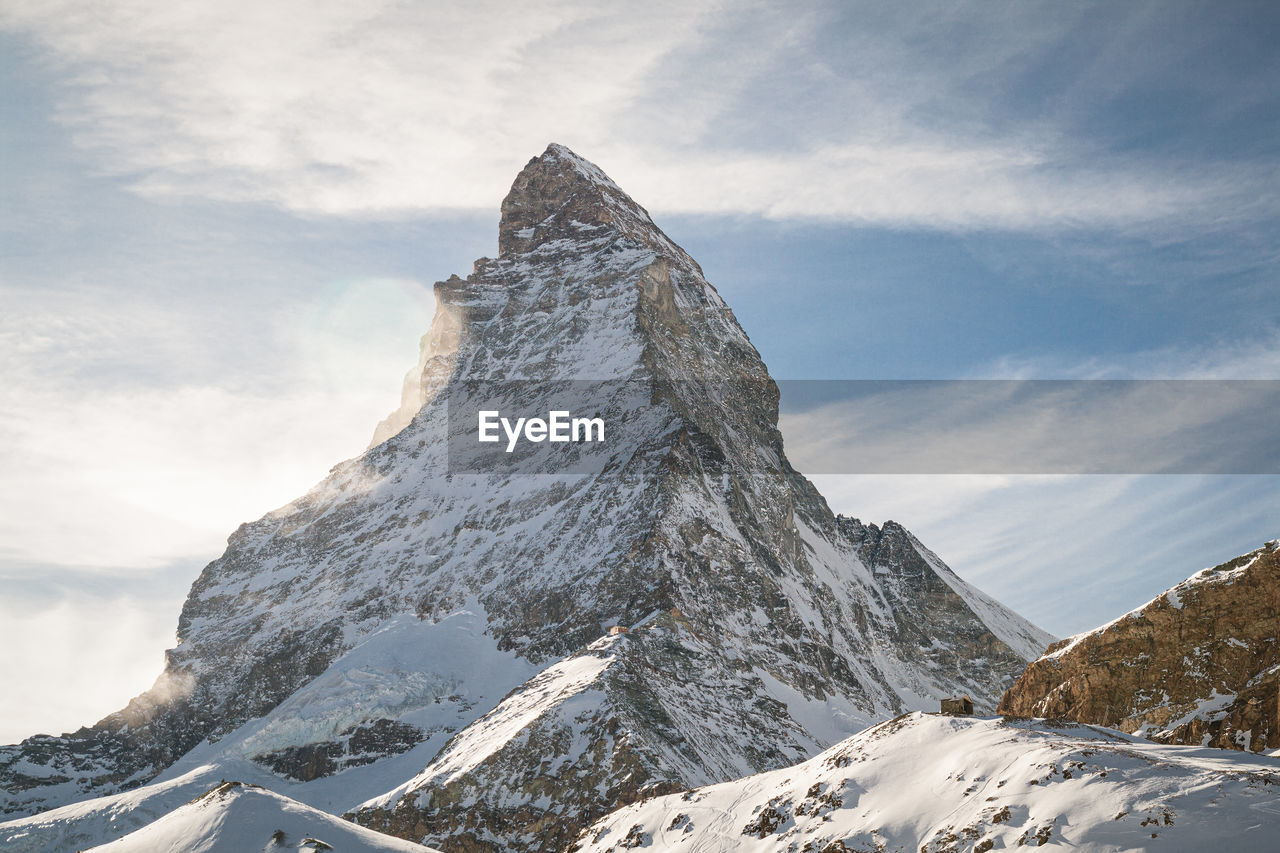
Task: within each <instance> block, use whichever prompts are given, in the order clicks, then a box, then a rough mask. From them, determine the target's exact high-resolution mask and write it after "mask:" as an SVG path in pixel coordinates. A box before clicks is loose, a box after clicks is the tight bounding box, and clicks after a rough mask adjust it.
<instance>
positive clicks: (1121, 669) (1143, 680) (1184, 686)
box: [1000, 541, 1280, 752]
mask: <svg viewBox="0 0 1280 853" xmlns="http://www.w3.org/2000/svg"><path fill="white" fill-rule="evenodd" d="M1278 695H1280V541H1273V542H1268V543H1267V544H1266V545H1264V546H1263V547H1261V548H1259V549H1258V550H1257V551H1253V552H1252V553H1249V554H1245V555H1243V556H1241V557H1237V558H1235V559H1234V560H1230V561H1228V562H1226V563H1223V564H1222V565H1220V566H1216V567H1214V568H1211V569H1205V570H1204V571H1202V572H1200V573H1198V574H1196V575H1194V576H1192V577H1191V578H1189V579H1187V580H1186V581H1184V582H1182V583H1180V584H1178V585H1177V586H1175V587H1174V588H1172V589H1170V590H1169V591H1168V592H1166V593H1164V594H1163V595H1160V596H1157V597H1156V598H1155V599H1154V600H1152V601H1151V602H1149V603H1147V604H1146V605H1144V606H1143V607H1141V608H1139V609H1137V610H1134V611H1132V612H1131V613H1127V614H1125V615H1124V616H1122V617H1120V618H1119V619H1117V620H1115V621H1114V622H1112V623H1110V624H1108V625H1104V626H1102V627H1101V628H1098V629H1096V630H1094V631H1090V632H1088V633H1086V634H1081V635H1079V636H1076V637H1071V638H1069V639H1066V640H1063V641H1061V642H1059V643H1056V644H1054V645H1053V646H1050V647H1049V650H1048V652H1046V653H1045V655H1044V656H1043V657H1041V658H1039V659H1038V660H1036V661H1034V662H1033V663H1032V664H1031V665H1030V666H1028V667H1027V671H1026V672H1025V673H1024V674H1023V675H1022V677H1021V678H1019V679H1018V681H1017V683H1015V684H1014V685H1013V686H1012V687H1011V688H1009V691H1008V692H1007V693H1005V695H1004V698H1003V699H1002V700H1001V702H1000V711H1001V713H1005V714H1016V715H1023V716H1036V717H1060V718H1066V719H1071V720H1078V721H1080V722H1086V723H1095V724H1099V725H1104V726H1110V727H1113V728H1118V729H1120V730H1122V731H1126V732H1132V733H1138V734H1142V735H1145V736H1146V737H1149V738H1151V739H1152V740H1158V741H1162V742H1167V743H1185V744H1198V745H1211V746H1219V747H1224V748H1227V749H1241V750H1250V751H1253V752H1261V751H1263V750H1273V749H1277V748H1280V717H1278V716H1277V712H1278V710H1280V709H1278V708H1277V697H1278Z"/></svg>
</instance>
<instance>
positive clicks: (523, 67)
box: [2, 0, 1277, 230]
mask: <svg viewBox="0 0 1280 853" xmlns="http://www.w3.org/2000/svg"><path fill="white" fill-rule="evenodd" d="M1096 11H1097V10H1094V12H1096ZM1115 14H1116V13H1114V12H1112V13H1109V15H1110V16H1112V17H1114V15H1115ZM1090 16H1091V12H1090V10H1089V9H1086V8H1076V7H1074V6H1073V7H1063V6H1062V5H1061V4H1051V5H1049V4H1046V5H1037V6H1034V8H1025V7H1023V6H1022V5H1017V6H1008V5H1000V6H994V5H992V4H966V5H963V6H962V7H955V6H954V5H953V4H940V5H937V6H929V7H927V8H926V7H920V8H918V9H917V8H914V7H913V8H912V9H904V10H899V11H886V10H885V8H884V7H882V6H880V4H856V5H852V6H850V5H845V4H832V5H827V6H811V7H807V8H806V9H805V10H803V11H797V10H796V9H795V8H794V7H790V8H782V7H771V6H770V5H769V4H759V3H752V2H744V0H731V2H703V3H651V4H643V5H642V6H631V7H628V8H627V10H626V11H625V12H623V11H619V10H618V9H617V8H615V7H601V6H600V5H599V4H589V3H585V2H580V1H579V0H546V1H545V2H538V3H521V4H518V5H514V6H513V5H511V4H507V3H470V4H466V5H465V6H458V5H455V4H433V3H424V4H412V5H406V4H403V3H393V2H389V0H386V1H385V2H379V0H375V2H368V0H360V2H354V0H352V2H343V0H336V2H328V3H320V4H316V3H311V2H307V3H299V2H289V0H286V2H279V3H271V4H261V3H252V2H230V3H227V2H223V3H204V2H162V0H115V2H111V3H103V4H93V5H92V6H85V5H84V4H82V3H77V2H72V0H62V1H61V2H59V0H52V2H49V3H42V4H30V3H17V2H11V3H8V4H7V5H6V7H5V11H4V14H3V19H2V20H3V21H4V23H5V25H6V26H7V28H9V29H11V30H14V31H17V32H21V33H26V34H28V35H29V36H30V37H32V38H34V39H36V40H38V41H39V43H40V44H42V45H44V46H45V48H46V49H47V50H48V51H49V54H50V56H52V57H53V58H54V60H55V61H56V62H57V63H58V64H59V66H60V67H61V68H62V69H63V72H64V73H65V75H66V79H67V81H68V89H67V94H66V98H65V100H64V103H63V105H62V109H61V117H62V119H63V120H64V121H65V122H67V123H68V124H69V125H71V126H72V127H73V128H74V129H75V132H76V134H77V138H78V139H79V141H80V144H81V145H82V146H84V147H85V148H86V149H87V150H89V151H91V152H93V153H94V154H95V156H96V157H97V158H98V159H99V163H100V165H101V167H102V168H104V169H106V170H109V171H111V172H112V173H114V174H117V175H120V176H123V177H124V178H125V179H126V180H128V181H129V182H130V183H131V185H132V186H133V187H134V188H136V189H137V190H138V191H139V192H142V193H145V194H149V195H153V196H175V195H177V196H198V197H203V198H214V199H231V200H252V201H258V202H267V203H270V204H274V205H278V206H280V207H283V208H285V209H288V210H291V211H295V212H300V213H308V214H314V213H323V214H337V215H345V216H375V217H386V216H401V215H408V214H413V213H418V212H421V211H423V210H430V209H441V208H491V207H492V206H493V204H494V202H495V200H496V198H497V197H498V196H499V195H500V194H501V192H502V191H503V189H504V188H505V186H506V184H507V182H508V181H509V180H510V176H511V174H512V173H513V171H514V170H515V169H516V168H518V166H519V165H520V164H521V163H522V162H523V160H524V159H526V158H527V157H528V156H529V155H530V154H532V153H535V152H536V151H538V150H540V148H541V146H542V145H544V144H545V143H546V142H547V141H550V140H553V139H554V140H557V141H560V142H564V143H566V144H569V145H570V146H572V147H576V148H578V149H580V150H581V151H582V153H584V154H586V155H587V156H590V157H592V158H593V159H596V160H597V161H599V162H600V163H601V164H602V165H604V166H605V167H606V168H607V169H608V170H609V171H611V172H612V173H613V174H614V176H615V178H617V179H618V180H620V181H621V182H622V184H623V185H624V186H627V187H629V188H631V189H632V190H633V191H634V192H636V194H637V195H638V196H640V198H641V200H642V201H643V202H644V203H646V204H648V205H650V206H651V207H653V208H655V209H658V210H661V211H668V212H670V211H685V212H715V213H741V214H754V215H763V216H769V217H778V218H795V217H801V218H806V217H814V218H829V219H838V220H845V221H853V222H865V223H877V224H889V225H895V226H917V227H929V228H942V229H959V230H964V229H972V228H1006V229H1018V230H1024V229H1045V228H1073V227H1088V228H1093V227H1118V226H1134V225H1139V224H1142V225H1147V226H1150V225H1160V226H1163V227H1170V225H1171V224H1177V223H1184V224H1185V223H1186V222H1189V221H1194V222H1197V223H1199V224H1200V225H1204V224H1205V223H1208V222H1213V223H1219V224H1220V223H1221V222H1222V221H1223V219H1224V218H1239V217H1247V216H1252V215H1258V213H1259V211H1262V212H1265V213H1268V214H1270V213H1274V212H1275V208H1276V206H1277V203H1276V199H1275V198H1274V195H1267V194H1260V193H1259V187H1260V186H1262V185H1263V182H1262V181H1261V178H1263V177H1265V176H1270V175H1273V174H1274V166H1273V165H1268V164H1267V163H1256V162H1228V161H1223V162H1213V161H1206V160H1204V159H1203V158H1202V159H1200V160H1198V161H1196V162H1195V163H1194V168H1187V166H1188V161H1187V160H1185V159H1180V158H1179V157H1178V156H1174V155H1165V154H1162V155H1160V156H1154V157H1153V156H1142V157H1138V156H1134V155H1132V154H1125V153H1123V152H1121V151H1111V150H1109V149H1108V146H1107V144H1106V143H1105V141H1103V140H1100V139H1099V138H1098V137H1097V135H1096V134H1093V135H1091V134H1089V133H1085V132H1082V131H1080V130H1079V128H1080V126H1081V124H1082V122H1081V121H1079V113H1080V112H1081V111H1087V108H1086V107H1085V106H1082V105H1083V104H1087V103H1088V102H1089V98H1090V97H1091V96H1092V97H1097V98H1102V97H1103V96H1106V97H1111V96H1113V95H1114V92H1115V90H1116V89H1117V88H1123V86H1124V85H1125V83H1126V82H1133V81H1135V80H1137V79H1139V77H1138V76H1137V75H1139V73H1140V72H1139V71H1137V70H1135V69H1134V68H1133V67H1131V66H1129V65H1126V64H1125V63H1123V62H1122V61H1121V60H1120V59H1118V58H1117V57H1118V56H1123V54H1124V51H1123V47H1124V45H1123V44H1117V39H1118V38H1119V36H1118V35H1117V34H1115V33H1106V32H1102V33H1101V35H1100V34H1099V32H1100V31H1099V29H1098V28H1099V27H1105V26H1107V25H1108V22H1109V19H1108V20H1106V21H1102V22H1101V23H1100V24H1093V25H1092V26H1094V29H1093V30H1091V31H1089V37H1091V38H1093V39H1094V40H1095V41H1097V42H1099V43H1098V44H1095V45H1093V46H1094V47H1098V48H1100V51H1099V56H1098V57H1096V58H1094V59H1092V60H1091V61H1090V63H1089V64H1086V65H1085V66H1084V67H1079V68H1077V67H1076V65H1077V64H1078V63H1073V61H1071V58H1070V57H1068V59H1067V61H1066V65H1067V67H1070V68H1071V69H1072V71H1071V76H1072V79H1070V80H1065V81H1064V80H1059V79H1054V80H1052V81H1050V82H1051V83H1052V85H1046V86H1044V87H1043V88H1045V89H1046V91H1047V93H1048V95H1049V97H1051V98H1052V104H1053V106H1049V105H1044V106H1040V107H1028V106H1027V105H1025V104H1021V103H1019V102H1018V97H1019V91H1020V89H1021V88H1024V87H1025V86H1027V85H1029V81H1032V80H1038V81H1039V82H1042V83H1043V82H1044V81H1043V79H1041V78H1044V77H1045V76H1046V74H1045V72H1044V70H1043V69H1041V68H1038V67H1037V65H1036V62H1035V61H1034V60H1033V57H1041V56H1044V55H1046V54H1052V53H1054V52H1055V51H1058V52H1062V51H1064V50H1065V47H1064V45H1065V46H1070V39H1071V38H1073V37H1074V38H1077V39H1079V38H1080V33H1081V32H1082V30H1083V29H1084V28H1086V26H1087V25H1090ZM1104 17H1105V16H1104ZM1158 20H1159V13H1158V10H1151V9H1146V8H1139V7H1134V8H1133V9H1132V10H1131V11H1129V12H1126V13H1125V14H1124V15H1123V16H1122V23H1123V24H1124V25H1125V27H1127V28H1128V29H1129V30H1131V31H1137V32H1138V36H1137V37H1138V38H1139V40H1140V39H1141V38H1143V37H1144V33H1143V30H1144V27H1145V28H1148V29H1149V28H1150V27H1151V26H1153V22H1158ZM1119 29H1121V30H1123V29H1124V28H1123V27H1121V28H1119ZM1132 34H1133V33H1132V32H1131V33H1130V35H1132ZM1178 59H1179V56H1178V55H1177V53H1176V51H1172V52H1170V55H1168V56H1165V57H1163V58H1162V61H1163V62H1164V63H1165V64H1166V65H1170V66H1173V65H1174V64H1176V62H1177V61H1178ZM1095 66H1097V68H1096V70H1095ZM1103 72H1105V73H1103ZM1036 75H1039V77H1037V76H1036ZM1061 75H1062V72H1061V70H1059V76H1061Z"/></svg>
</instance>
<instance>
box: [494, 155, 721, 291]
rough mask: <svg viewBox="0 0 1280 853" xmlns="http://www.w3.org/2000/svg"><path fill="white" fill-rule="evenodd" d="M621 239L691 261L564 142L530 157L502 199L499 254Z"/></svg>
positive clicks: (629, 198) (611, 182)
mask: <svg viewBox="0 0 1280 853" xmlns="http://www.w3.org/2000/svg"><path fill="white" fill-rule="evenodd" d="M620 237H626V238H630V240H631V241H633V242H635V243H636V244H638V245H640V246H645V247H647V248H650V249H654V250H656V251H658V252H659V253H661V254H673V255H676V256H677V257H678V258H679V259H680V260H681V261H687V262H688V263H690V264H693V259H692V258H690V257H689V256H688V255H687V254H685V252H684V250H683V249H681V248H680V247H678V246H676V244H675V243H673V242H672V241H671V239H670V238H668V237H667V235H665V234H663V233H662V231H661V230H660V229H659V228H658V226H657V225H655V224H654V223H653V219H652V218H650V216H649V213H648V211H646V210H645V209H644V208H643V207H641V206H640V205H639V204H637V203H636V202H635V201H634V200H633V199H632V198H631V196H629V195H627V194H626V193H625V192H624V191H623V190H622V188H621V187H619V186H618V185H617V184H616V183H614V182H613V180H612V179H611V178H610V177H609V176H608V175H606V174H605V173H604V171H602V170H601V169H600V167H598V166H596V165H595V164H594V163H592V162H590V161H589V160H586V159H585V158H583V157H580V156H578V155H577V154H575V153H574V152H572V151H570V150H569V149H568V148H566V147H564V146H563V145H558V144H556V143H552V144H551V145H548V146H547V150H546V151H544V152H542V154H540V155H538V156H537V157H534V158H533V159H532V160H530V161H529V162H528V163H527V164H526V165H525V167H524V169H522V170H521V171H520V174H519V175H517V176H516V179H515V181H514V182H513V183H512V184H511V191H510V192H508V193H507V197H506V198H505V199H503V200H502V220H501V222H500V223H499V225H498V253H499V255H500V256H501V257H503V258H508V257H511V256H512V255H519V254H523V253H527V252H533V251H535V250H537V249H539V248H540V247H543V246H546V245H547V244H549V243H557V242H559V241H569V242H570V243H582V242H595V241H599V240H601V239H608V240H609V241H612V240H616V239H617V238H620ZM693 265H694V266H695V267H696V266H697V265H696V264H693Z"/></svg>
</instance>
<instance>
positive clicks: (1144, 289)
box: [0, 0, 1280, 742]
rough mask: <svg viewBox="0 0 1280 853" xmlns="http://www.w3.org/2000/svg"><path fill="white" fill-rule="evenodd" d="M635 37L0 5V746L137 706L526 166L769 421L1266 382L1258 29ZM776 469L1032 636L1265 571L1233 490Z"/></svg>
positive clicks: (1270, 189) (1275, 54)
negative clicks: (663, 285)
mask: <svg viewBox="0 0 1280 853" xmlns="http://www.w3.org/2000/svg"><path fill="white" fill-rule="evenodd" d="M642 6H643V8H639V7H637V6H636V4H628V5H625V6H624V5H623V4H602V3H588V2H577V1H576V0H573V1H572V2H569V0H566V2H525V3H521V4H509V3H485V2H472V3H468V4H465V5H464V4H444V3H433V2H418V3H404V2H389V0H388V1H387V2H380V0H311V2H297V1H296V0H280V2H274V3H261V2H241V0H220V2H217V3H213V2H187V0H104V2H94V3H89V2H86V1H85V0H75V2H63V0H48V2H42V3H38V4H37V3H31V2H24V0H0V110H2V116H3V120H2V121H0V152H2V154H0V187H2V190H3V191H2V192H0V375H2V376H3V378H4V381H3V383H0V648H4V649H5V650H6V654H5V655H4V656H3V659H0V681H3V683H4V684H6V689H5V690H4V691H0V741H2V742H10V741H13V740H17V739H19V738H21V737H23V736H26V735H29V734H33V733H35V732H37V731H40V732H58V731H62V730H66V729H73V728H75V727H78V726H79V725H82V724H88V723H91V722H93V721H95V720H97V719H98V718H100V717H101V716H103V715H104V714H106V713H108V712H110V711H112V710H115V709H116V708H118V707H121V706H122V705H123V704H124V703H125V701H127V699H128V698H129V697H130V696H132V695H135V694H136V693H138V692H140V691H141V690H143V689H145V688H146V687H148V686H149V685H150V683H151V681H152V680H153V679H154V678H155V676H156V675H157V674H158V673H159V670H160V667H161V665H162V652H163V650H164V649H165V648H167V647H168V646H170V645H172V643H173V639H174V630H175V627H176V623H177V613H178V609H179V607H180V606H181V602H182V599H183V598H184V596H185V594H186V590H187V588H188V587H189V585H190V583H191V581H192V580H193V579H194V578H195V576H196V575H197V573H198V572H199V570H200V568H201V567H202V566H203V565H204V564H205V563H207V562H208V561H210V560H211V559H213V558H215V557H216V556H218V554H219V553H220V552H221V550H222V548H223V546H224V543H225V538H226V536H227V535H228V534H229V533H230V532H231V531H232V530H234V529H235V527H236V526H237V525H238V524H240V523H242V522H244V521H248V520H251V519H254V518H256V517H258V516H260V515H261V514H262V513H263V512H265V511H267V510H269V509H272V508H274V507H276V506H279V505H281V504H283V503H285V502H287V501H289V500H290V499H292V498H294V497H296V496H298V495H299V494H301V493H302V492H304V491H305V490H306V489H307V488H309V487H310V486H311V485H312V484H314V483H315V482H317V481H318V480H319V479H321V478H322V477H323V476H324V475H325V473H326V472H327V470H328V469H329V467H331V466H332V465H333V464H335V463H337V462H339V461H341V460H343V459H346V458H350V457H351V456H354V455H356V454H358V453H360V452H361V451H362V450H363V449H364V447H365V446H366V444H367V443H368V440H369V438H370V436H371V435H372V431H373V428H374V426H375V425H376V424H377V422H378V421H379V420H380V419H381V418H382V417H384V416H385V415H386V414H387V413H388V412H390V411H391V410H392V409H394V408H395V407H396V405H397V402H398V397H399V389H400V384H401V381H402V377H403V375H404V373H405V371H406V370H407V369H408V368H409V367H410V366H411V365H412V364H413V363H414V361H415V358H416V354H417V347H418V339H419V337H420V336H421V335H422V334H423V332H425V330H426V328H427V325H428V324H429V322H430V317H431V313H432V309H433V304H432V298H431V294H430V286H431V284H432V283H433V282H434V281H436V280H440V279H444V278H446V277H447V276H448V275H449V274H451V273H455V272H456V273H460V274H464V275H465V274H466V273H467V272H469V271H470V269H471V264H472V262H473V260H474V259H476V258H478V257H482V256H486V255H493V254H495V253H496V228H497V220H498V203H499V202H500V201H501V199H502V197H503V196H504V195H505V193H506V190H507V188H508V187H509V186H510V182H511V180H512V178H513V177H514V176H515V174H516V173H517V172H518V171H519V169H520V168H521V166H522V165H523V164H524V163H525V162H526V161H527V160H528V159H529V158H530V157H531V156H533V155H536V154H538V153H539V152H541V151H542V150H543V149H544V148H545V147H546V145H547V143H549V142H552V141H555V142H560V143H563V144H565V145H568V146H569V147H571V148H573V149H574V150H575V151H577V152H578V153H579V154H581V155H582V156H584V157H586V158H588V159H590V160H592V161H593V162H595V163H597V164H598V165H600V166H601V167H602V168H603V169H604V170H605V171H606V172H608V173H609V174H610V176H611V177H612V178H613V179H614V180H615V181H617V182H618V183H619V184H620V185H621V186H622V187H623V188H625V189H626V190H627V191H628V192H629V193H630V194H631V195H632V196H633V197H634V198H635V199H636V200H637V201H639V202H640V203H641V204H643V205H644V206H645V207H646V208H647V209H648V210H649V211H650V212H651V213H652V214H653V216H654V218H655V219H656V221H657V222H658V224H659V225H660V226H662V228H663V229H664V230H665V231H666V232H667V233H668V234H669V235H670V236H671V237H672V238H674V239H675V240H676V241H677V242H678V243H680V244H681V245H683V246H684V247H685V248H686V249H687V250H689V252H690V253H691V254H692V255H693V256H694V257H695V258H697V259H698V260H699V262H700V263H701V265H702V267H703V269H704V271H705V272H706V274H707V277H708V278H709V279H710V281H711V282H712V283H713V284H714V285H715V286H716V287H717V288H718V289H719V291H720V292H721V294H722V295H723V296H724V297H725V299H726V300H727V301H728V303H729V304H730V305H731V306H732V307H733V309H734V312H735V314H736V315H737V317H738V319H739V321H740V322H741V323H742V325H743V327H744V328H745V330H746V331H747V333H748V335H749V336H750V337H751V339H752V341H753V342H754V343H755V345H756V346H757V348H758V349H759V350H760V352H761V354H762V355H763V357H764V359H765V361H766V363H767V364H768V365H769V367H770V369H771V372H772V373H773V375H774V376H775V377H777V378H779V379H780V380H815V379H821V380H837V379H838V380H867V379H877V380H884V379H888V380H898V379H902V380H908V379H988V378H1002V379H1155V378H1194V379H1280V298H1277V297H1278V296H1280V281H1278V279H1277V275H1278V273H1280V257H1278V253H1280V244H1278V243H1277V241H1276V239H1275V234H1277V233H1280V227H1278V226H1280V192H1278V189H1280V51H1276V50H1275V45H1276V44H1277V43H1280V9H1277V8H1276V7H1275V6H1274V4H1270V3H1265V2H1260V3H1243V2H1211V3H1210V2H1200V3H1192V2H1172V0H1167V1H1166V2H1152V3H1141V2H1131V3H1123V4H1116V3H1087V2H1081V3H1073V4H1063V3H1049V2H1044V3H1036V2H1018V3H1014V2H1007V3H1001V2H952V3H902V4H882V3H848V2H830V3H821V2H815V3H810V4H767V3H752V2H734V1H733V0H717V2H688V0H685V2H679V3H674V2H673V3H662V2H654V3H649V4H642ZM783 387H784V392H785V389H786V387H787V385H786V383H785V382H784V383H783ZM1220 420H1221V422H1222V423H1223V424H1225V426H1224V427H1223V429H1224V430H1230V429H1231V422H1232V421H1231V412H1230V411H1228V412H1226V413H1224V414H1223V415H1222V417H1221V418H1220ZM782 425H783V433H784V437H785V438H786V440H787V441H788V447H789V448H791V450H792V453H793V455H794V456H795V457H796V458H798V459H799V458H803V457H804V453H805V450H806V449H807V448H808V446H809V444H810V443H812V442H813V440H814V439H813V438H812V435H813V432H812V429H809V430H808V431H806V423H805V421H804V419H803V413H802V412H801V413H789V414H786V415H784V418H783V422H782ZM809 473H812V474H814V479H815V482H817V484H818V485H819V487H820V489H822V490H823V492H824V494H826V496H827V498H828V501H829V502H830V503H831V505H832V507H833V509H835V510H837V511H840V512H843V513H845V514H848V515H854V516H857V517H860V518H863V519H864V520H869V521H876V522H880V521H883V520H885V519H889V518H892V519H895V520H897V521H900V522H902V523H904V524H906V525H907V526H908V527H909V528H910V529H912V530H913V531H914V532H916V533H917V535H919V536H920V538H921V539H922V540H923V541H924V542H925V543H926V544H927V545H929V547H931V548H932V549H933V550H934V551H936V552H937V553H939V555H941V556H942V557H943V559H945V560H946V561H947V562H948V563H949V564H950V565H951V566H952V567H953V568H955V569H956V571H957V572H959V573H960V574H961V575H962V576H963V577H965V578H967V579H969V580H971V581H973V582H974V583H976V584H977V585H978V586H980V587H981V588H983V589H985V590H986V591H988V592H990V593H992V594H993V595H995V596H996V597H998V598H1000V599H1001V600H1002V601H1004V602H1005V603H1007V604H1009V605H1011V606H1013V607H1014V608H1015V609H1017V610H1019V612H1021V613H1023V614H1024V615H1026V616H1028V617H1029V618H1031V619H1033V620H1034V621H1036V622H1037V623H1038V624H1040V625H1041V626H1043V627H1044V628H1046V629H1047V630H1049V631H1050V632H1052V633H1054V634H1056V635H1059V636H1063V635H1067V634H1071V633H1074V632H1078V631H1081V630H1085V629H1088V628H1089V627H1092V626H1094V625H1097V624H1100V623H1102V622H1105V621H1108V620H1110V619H1112V618H1114V617H1115V616H1117V615H1119V614H1121V613H1123V612H1125V611H1127V610H1129V609H1131V608H1133V607H1136V606H1139V605H1141V604H1142V603H1144V602H1145V601H1146V600H1148V599H1150V598H1151V597H1153V596H1154V595H1156V594H1158V593H1159V592H1160V591H1162V590H1163V589H1165V588H1166V587H1168V586H1170V585H1172V584H1174V583H1176V582H1178V581H1180V580H1181V579H1183V578H1185V577H1186V576H1188V575H1190V574H1192V573H1193V572H1195V571H1197V570H1199V569H1200V568H1203V567H1205V566H1208V565H1211V564H1214V563H1217V562H1220V561H1222V560H1225V559H1227V558H1230V557H1232V556H1234V555H1236V554H1239V553H1242V552H1244V551H1248V550H1251V549H1253V548H1256V547H1258V546H1259V545H1261V544H1262V543H1263V542H1264V541H1266V540H1268V539H1272V538H1275V537H1277V536H1280V481H1278V480H1277V478H1276V476H1275V475H1264V474H1254V475H1248V474H1239V473H1236V474H1231V475H1223V474H1206V473H1202V472H1194V471H1192V472H1189V473H1187V472H1184V473H1179V474H1162V475H1145V474H1132V473H1125V472H1121V473H1109V474H1102V475H1097V474H1095V475H1088V476H1070V475H1062V474H1054V473H1041V474H1025V473H1024V474H1016V475H1015V474H1006V473H987V474H979V473H952V474H946V475H941V474H933V475H931V474H909V475H889V474H874V475H870V474H868V475H849V474H847V473H844V472H839V473H832V472H823V471H813V470H810V471H809Z"/></svg>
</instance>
